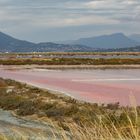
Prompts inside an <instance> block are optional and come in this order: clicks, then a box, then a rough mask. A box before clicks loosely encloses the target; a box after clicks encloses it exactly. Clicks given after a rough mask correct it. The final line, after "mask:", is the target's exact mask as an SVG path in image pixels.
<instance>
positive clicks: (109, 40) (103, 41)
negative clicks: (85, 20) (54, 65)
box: [71, 33, 140, 49]
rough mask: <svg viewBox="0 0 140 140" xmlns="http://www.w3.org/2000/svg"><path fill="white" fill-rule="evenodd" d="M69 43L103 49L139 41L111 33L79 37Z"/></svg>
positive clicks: (131, 44)
mask: <svg viewBox="0 0 140 140" xmlns="http://www.w3.org/2000/svg"><path fill="white" fill-rule="evenodd" d="M71 43H72V44H80V45H86V46H89V47H92V48H103V49H108V48H110V49H113V48H126V47H135V46H137V45H140V43H138V42H137V41H134V40H132V39H130V38H128V37H127V36H125V35H124V34H122V33H115V34H111V35H103V36H97V37H90V38H81V39H78V40H75V41H73V42H71Z"/></svg>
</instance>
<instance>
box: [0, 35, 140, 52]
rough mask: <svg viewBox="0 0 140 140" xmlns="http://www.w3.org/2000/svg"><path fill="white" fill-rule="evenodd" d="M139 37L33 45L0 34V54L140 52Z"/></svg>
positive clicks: (91, 38) (108, 36)
mask: <svg viewBox="0 0 140 140" xmlns="http://www.w3.org/2000/svg"><path fill="white" fill-rule="evenodd" d="M139 46H140V35H131V36H129V37H127V36H125V35H124V34H122V33H115V34H111V35H103V36H97V37H90V38H81V39H78V40H73V41H65V42H57V43H52V42H41V43H33V42H29V41H25V40H19V39H16V38H14V37H12V36H9V35H7V34H5V33H2V32H0V52H83V51H109V50H110V51H113V50H114V51H115V50H117V51H119V49H120V50H123V51H129V48H130V49H131V50H133V49H134V48H135V49H134V51H140V47H139Z"/></svg>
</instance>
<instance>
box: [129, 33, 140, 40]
mask: <svg viewBox="0 0 140 140" xmlns="http://www.w3.org/2000/svg"><path fill="white" fill-rule="evenodd" d="M129 38H131V39H133V40H135V41H137V42H140V34H132V35H130V36H129Z"/></svg>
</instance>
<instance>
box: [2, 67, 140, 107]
mask: <svg viewBox="0 0 140 140" xmlns="http://www.w3.org/2000/svg"><path fill="white" fill-rule="evenodd" d="M0 77H3V78H10V79H14V80H17V81H21V82H25V83H28V84H31V85H34V86H37V87H41V88H46V89H51V90H55V91H59V92H63V93H67V94H69V95H70V96H72V97H74V98H76V99H79V100H84V101H88V102H97V103H112V102H120V103H121V105H130V104H131V101H132V100H134V99H135V100H136V104H137V105H140V70H139V69H116V70H115V69H112V70H111V69H110V70H109V69H108V70H41V69H28V70H27V69H22V70H12V71H11V70H4V69H0ZM133 102H134V101H133Z"/></svg>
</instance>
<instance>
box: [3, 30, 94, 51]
mask: <svg viewBox="0 0 140 140" xmlns="http://www.w3.org/2000/svg"><path fill="white" fill-rule="evenodd" d="M91 50H94V49H93V48H90V47H87V46H83V45H65V44H56V43H49V42H48V43H38V44H36V43H32V42H28V41H23V40H19V39H15V38H13V37H11V36H9V35H6V34H4V33H2V32H0V52H52V51H55V52H65V51H68V52H72V51H74V52H76V51H91Z"/></svg>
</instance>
